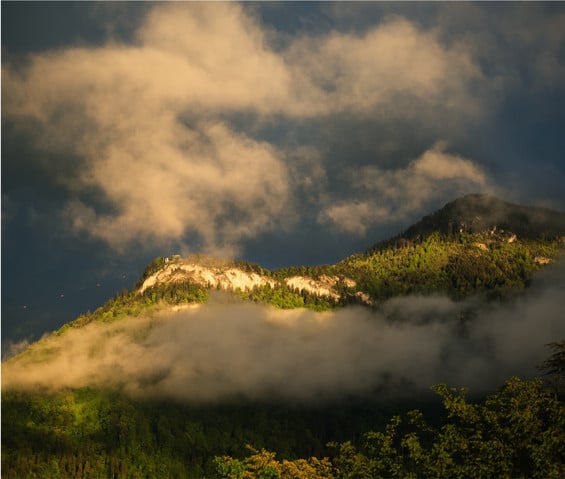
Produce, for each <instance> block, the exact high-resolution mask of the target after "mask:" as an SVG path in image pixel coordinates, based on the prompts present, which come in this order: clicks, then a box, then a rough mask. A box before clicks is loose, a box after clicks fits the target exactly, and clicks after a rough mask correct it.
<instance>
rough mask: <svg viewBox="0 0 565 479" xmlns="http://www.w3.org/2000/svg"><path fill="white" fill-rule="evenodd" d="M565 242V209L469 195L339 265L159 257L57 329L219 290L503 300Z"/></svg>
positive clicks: (354, 298) (304, 301) (316, 301)
mask: <svg viewBox="0 0 565 479" xmlns="http://www.w3.org/2000/svg"><path fill="white" fill-rule="evenodd" d="M493 213H494V214H493ZM476 218H478V220H477V219H476ZM469 219H470V220H469ZM474 219H475V221H473V220H474ZM520 226H521V228H520ZM515 227H516V228H515ZM536 227H538V233H537V235H536V234H534V233H535V228H536ZM510 228H513V229H512V230H511V229H510ZM515 230H517V231H519V232H520V234H516V231H515ZM522 233H524V234H525V236H521V235H522ZM564 248H565V213H561V212H557V211H552V210H547V209H542V208H532V207H523V206H519V205H513V204H511V203H507V202H503V201H501V200H498V199H496V198H493V197H488V196H484V195H468V196H466V197H462V198H458V199H456V200H454V201H452V202H449V203H447V204H446V205H445V206H444V207H443V208H441V209H439V210H438V211H436V212H434V213H432V214H430V215H427V216H424V217H423V218H422V220H420V221H419V222H417V223H415V224H414V225H412V226H411V227H409V228H408V229H407V230H406V231H405V232H404V233H403V234H401V235H399V236H397V237H395V238H392V239H390V240H387V241H385V242H381V243H377V244H376V245H374V246H373V247H370V248H368V249H367V250H366V251H365V252H364V253H357V254H354V255H351V256H348V257H346V258H344V259H343V260H341V261H339V262H338V263H335V264H332V265H317V266H293V267H288V268H281V269H277V270H273V271H271V270H268V269H266V268H263V267H262V266H261V265H259V264H254V263H250V262H247V261H241V260H240V261H236V260H225V259H218V258H212V257H208V256H205V255H192V256H189V257H187V258H182V257H180V256H179V255H172V256H170V257H158V258H156V259H155V260H154V261H153V262H151V263H150V264H149V265H148V266H147V267H146V268H145V270H144V272H143V274H142V275H141V276H140V278H139V280H138V281H137V282H136V284H135V286H134V287H133V288H132V289H131V290H129V291H128V290H123V291H122V292H120V293H117V294H116V295H115V297H114V298H112V299H110V300H108V301H107V302H106V303H105V304H104V305H102V306H101V307H99V308H98V309H96V310H95V311H94V312H93V313H91V312H87V313H86V314H82V315H80V316H79V317H78V318H77V319H75V320H74V321H71V322H69V323H67V324H65V325H63V326H62V327H61V328H60V329H59V330H58V331H56V332H55V333H54V334H56V335H60V334H64V332H65V331H67V330H69V329H71V328H76V327H81V326H84V325H86V324H88V323H90V322H92V321H101V322H110V321H115V320H117V319H121V318H124V317H128V316H133V317H135V316H139V315H141V314H151V313H152V312H153V311H156V310H162V309H166V308H171V307H173V308H178V307H179V306H181V305H183V304H191V303H196V304H199V303H205V302H206V301H208V299H209V296H210V294H211V293H212V292H213V291H215V290H220V291H224V292H226V293H227V294H230V295H231V296H232V297H233V298H234V299H237V300H239V301H241V300H243V301H251V302H256V303H266V304H270V305H272V306H275V307H277V308H282V309H293V308H309V309H313V310H316V311H324V310H331V309H334V308H336V307H343V306H346V305H352V304H353V305H361V306H366V307H378V306H379V304H381V303H382V302H383V301H386V300H387V299H390V298H392V297H395V296H403V295H430V294H445V295H447V296H449V297H451V298H452V299H455V300H460V299H464V298H467V297H469V296H471V295H474V294H486V295H487V296H488V297H491V298H505V297H509V296H512V295H514V294H517V293H519V292H520V291H523V290H524V289H525V288H527V287H528V285H529V283H530V281H531V279H532V277H533V274H534V273H535V272H536V271H537V270H539V269H541V268H543V267H545V266H546V265H548V264H551V263H552V262H554V261H555V260H556V259H557V258H558V257H559V256H560V255H561V254H562V252H563V249H564Z"/></svg>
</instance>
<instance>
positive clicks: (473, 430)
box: [216, 378, 565, 479]
mask: <svg viewBox="0 0 565 479" xmlns="http://www.w3.org/2000/svg"><path fill="white" fill-rule="evenodd" d="M434 389H435V391H436V392H437V393H438V394H439V395H440V396H441V397H442V401H443V406H444V408H445V414H444V416H443V418H442V420H441V423H440V424H439V425H435V426H434V425H430V424H428V423H427V422H426V420H425V418H424V416H423V414H422V413H421V412H420V411H412V412H410V413H408V414H407V417H406V418H405V419H404V420H403V419H402V418H401V417H400V416H394V417H393V418H392V419H391V421H390V422H389V424H388V426H387V427H386V429H385V431H384V432H375V431H373V432H369V433H367V434H366V435H365V443H364V445H363V446H362V447H361V448H356V447H355V446H354V445H352V444H351V443H350V442H345V443H341V444H332V446H333V447H334V448H335V450H336V455H335V457H333V459H332V460H331V467H330V466H329V464H330V461H329V459H328V458H323V459H319V460H316V461H318V462H315V458H311V459H309V460H308V461H304V460H302V459H299V460H298V461H283V462H279V461H277V460H276V459H275V455H274V453H269V452H267V451H264V450H263V451H261V452H257V451H254V454H253V455H251V456H250V457H248V458H247V459H244V460H242V461H241V460H237V459H233V458H231V457H226V456H224V457H222V458H216V464H217V471H218V474H219V475H220V477H225V478H284V477H311V478H318V477H326V478H330V477H332V478H344V479H345V478H348V479H353V478H359V479H361V478H379V477H387V478H416V477H457V478H467V477H468V478H476V477H497V478H514V477H532V478H562V477H565V406H564V404H563V403H562V402H560V401H559V400H558V398H557V396H556V395H555V394H554V393H553V392H551V391H549V390H547V389H546V388H545V387H544V385H543V382H542V381H541V380H539V379H536V380H533V381H524V380H521V379H518V378H513V379H510V380H509V381H507V382H506V383H505V384H504V386H503V387H502V388H501V389H500V391H498V392H497V393H496V394H493V395H491V396H489V397H488V398H487V399H486V400H485V401H484V402H483V403H481V404H471V403H468V402H467V400H466V398H465V395H466V392H467V391H466V390H465V389H460V390H457V389H453V388H448V387H447V386H445V385H439V386H435V387H434ZM302 461H304V462H302ZM290 465H292V467H294V468H295V470H296V471H303V472H302V474H303V475H296V474H298V473H296V474H295V475H292V474H293V473H287V471H290V469H289V467H290ZM306 466H309V467H310V466H311V467H312V469H311V472H310V469H307V468H306ZM289 474H290V475H289Z"/></svg>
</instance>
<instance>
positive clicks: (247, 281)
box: [138, 258, 363, 300]
mask: <svg viewBox="0 0 565 479" xmlns="http://www.w3.org/2000/svg"><path fill="white" fill-rule="evenodd" d="M184 282H190V283H193V284H198V285H200V286H203V287H205V288H219V289H223V290H225V291H235V290H236V289H240V290H241V291H251V290H252V289H253V288H255V287H261V286H265V285H267V284H268V285H269V286H271V287H276V286H277V285H280V284H281V282H279V281H276V280H274V279H272V278H270V277H268V276H262V275H260V274H257V273H254V272H247V271H243V270H241V269H240V268H237V267H235V266H233V265H232V264H229V263H223V264H222V263H218V262H216V263H211V264H204V265H203V264H199V263H198V262H196V261H193V260H191V259H181V258H175V259H174V260H172V261H168V262H167V263H166V264H165V266H163V268H161V269H160V270H159V271H157V272H155V273H153V274H152V275H151V276H149V277H148V278H146V279H145V281H144V282H143V284H142V285H141V287H140V288H139V290H138V293H139V294H142V293H143V292H144V291H146V290H147V289H148V288H151V287H152V286H155V285H157V284H170V283H184ZM284 283H285V284H286V286H288V287H289V288H290V289H294V290H298V291H302V290H305V291H307V292H308V293H310V294H314V295H316V296H325V297H328V298H332V299H334V300H339V299H340V295H339V292H338V289H337V285H338V283H340V284H343V285H345V286H346V287H348V288H354V287H355V286H356V283H355V281H353V280H352V279H350V278H339V277H338V276H328V275H322V276H320V278H319V279H317V280H316V279H313V278H310V277H308V276H292V277H290V278H286V279H285V280H284ZM362 299H363V298H362Z"/></svg>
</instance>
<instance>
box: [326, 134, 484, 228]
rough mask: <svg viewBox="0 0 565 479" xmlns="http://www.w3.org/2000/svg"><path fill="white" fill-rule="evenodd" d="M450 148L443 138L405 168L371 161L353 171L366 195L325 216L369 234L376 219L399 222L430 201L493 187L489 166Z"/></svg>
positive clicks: (334, 207)
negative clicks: (486, 168)
mask: <svg viewBox="0 0 565 479" xmlns="http://www.w3.org/2000/svg"><path fill="white" fill-rule="evenodd" d="M446 148H447V145H446V144H445V143H444V142H438V143H436V144H435V145H434V146H432V148H430V149H429V150H427V151H425V152H424V153H423V154H422V155H421V156H420V157H418V158H417V159H415V160H413V161H412V162H410V163H409V164H408V165H407V166H406V167H405V168H398V169H392V170H382V169H380V168H378V167H376V166H367V167H364V168H362V169H361V170H360V171H358V172H355V173H353V174H352V179H351V183H352V185H353V187H354V194H355V196H356V197H357V198H366V200H364V201H360V200H356V201H352V200H347V201H344V202H341V203H339V204H337V205H331V206H329V207H327V208H326V209H325V210H323V211H322V212H321V213H320V215H319V218H318V219H319V221H320V222H322V223H328V224H332V225H333V226H334V227H335V228H338V229H341V230H343V231H345V232H348V233H352V234H357V235H363V234H364V233H365V232H366V230H367V228H368V227H370V226H371V225H372V224H374V223H379V222H384V221H398V220H402V219H404V218H405V217H406V215H409V214H414V213H415V212H419V211H423V210H424V211H425V208H426V207H427V205H428V204H429V202H430V201H433V200H439V199H445V200H449V199H452V198H453V197H456V196H459V195H463V194H466V193H471V192H477V191H481V192H486V191H489V190H490V188H492V186H491V182H490V180H489V178H488V175H487V174H486V172H485V171H484V170H483V168H481V167H480V166H479V165H477V164H475V163H474V162H472V161H471V160H468V159H465V158H462V157H461V156H458V155H453V154H450V153H447V152H446V151H445V149H446Z"/></svg>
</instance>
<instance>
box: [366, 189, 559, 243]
mask: <svg viewBox="0 0 565 479" xmlns="http://www.w3.org/2000/svg"><path fill="white" fill-rule="evenodd" d="M485 232H492V233H495V232H498V233H499V234H504V233H505V232H506V236H507V237H511V236H512V235H513V234H515V235H516V236H517V237H519V238H522V239H529V240H535V239H557V238H559V237H562V236H565V212H559V211H554V210H550V209H547V208H539V207H531V206H520V205H515V204H512V203H508V202H506V201H502V200H500V199H498V198H495V197H493V196H488V195H480V194H471V195H467V196H464V197H462V198H458V199H456V200H454V201H452V202H450V203H447V204H446V205H445V206H444V207H443V208H441V209H440V210H438V211H436V212H435V213H432V214H430V215H428V216H425V217H424V218H422V219H421V220H420V221H418V222H417V223H415V224H414V225H412V226H410V227H409V228H408V229H407V230H406V231H405V232H404V233H402V234H401V235H400V236H398V237H396V238H393V239H390V240H386V241H384V242H382V243H379V244H377V245H375V246H373V247H372V248H370V249H378V248H379V247H383V246H385V245H391V244H394V243H395V242H402V241H406V240H410V241H414V240H421V239H424V238H426V237H428V236H429V235H431V234H433V233H440V234H441V235H442V236H444V237H447V238H455V237H457V236H459V235H460V234H462V233H469V234H476V233H485Z"/></svg>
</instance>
